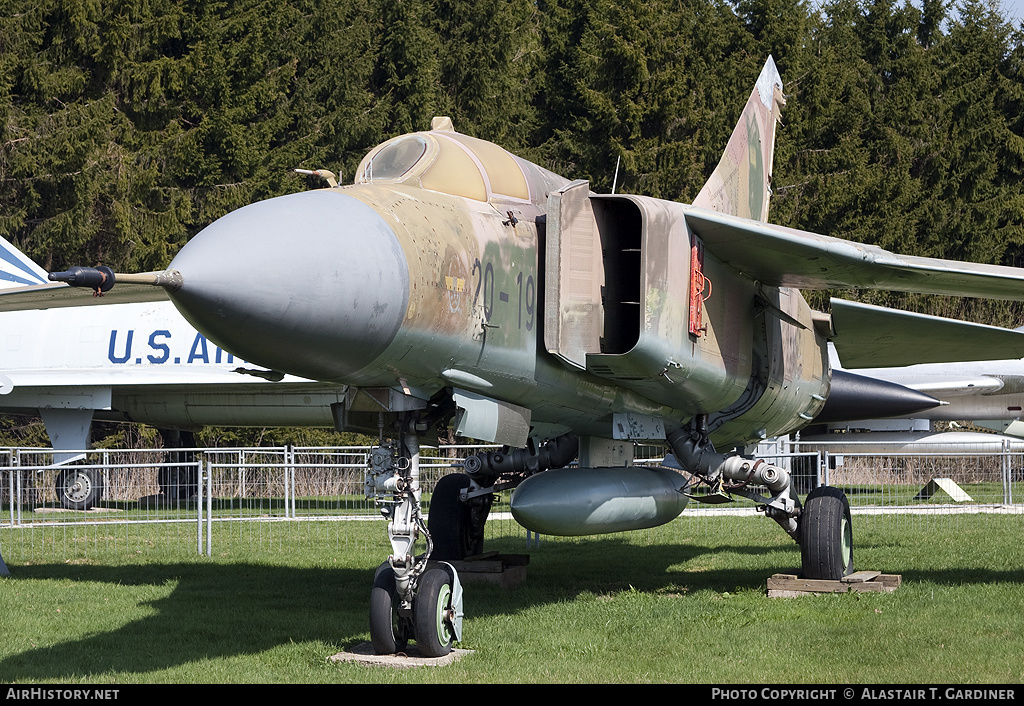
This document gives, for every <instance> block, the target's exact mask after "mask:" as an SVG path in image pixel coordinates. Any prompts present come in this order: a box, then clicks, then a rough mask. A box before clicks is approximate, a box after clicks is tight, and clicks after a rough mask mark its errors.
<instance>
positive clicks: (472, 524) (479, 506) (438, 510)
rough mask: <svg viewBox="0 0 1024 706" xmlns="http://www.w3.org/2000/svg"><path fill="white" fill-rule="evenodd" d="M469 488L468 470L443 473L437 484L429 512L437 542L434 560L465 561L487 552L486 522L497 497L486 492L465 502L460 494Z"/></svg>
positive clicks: (428, 520)
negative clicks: (485, 547) (448, 473)
mask: <svg viewBox="0 0 1024 706" xmlns="http://www.w3.org/2000/svg"><path fill="white" fill-rule="evenodd" d="M468 487H469V476H467V475H465V474H464V473H452V474H450V475H447V476H442V477H441V479H440V480H438V481H437V484H436V485H435V486H434V492H433V493H432V494H431V495H430V507H429V508H428V510H429V512H428V514H427V531H428V532H430V539H431V541H432V542H433V544H434V548H433V550H432V551H431V554H430V558H431V559H436V560H437V561H461V560H462V559H465V558H466V557H467V556H473V555H475V554H481V553H482V552H483V550H484V523H485V522H486V521H487V513H488V512H489V511H490V509H491V501H492V500H493V498H494V496H493V495H484V496H481V497H479V498H474V499H473V500H471V501H470V502H469V503H464V502H462V501H461V500H460V499H459V494H460V493H461V492H462V490H463V489H464V488H468Z"/></svg>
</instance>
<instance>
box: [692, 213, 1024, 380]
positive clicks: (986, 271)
mask: <svg viewBox="0 0 1024 706" xmlns="http://www.w3.org/2000/svg"><path fill="white" fill-rule="evenodd" d="M686 221H687V223H688V224H689V226H690V228H691V229H693V231H694V232H695V233H697V235H698V236H699V237H700V238H701V240H702V241H703V242H704V248H705V250H706V251H707V252H710V253H712V254H713V255H714V256H715V257H716V258H718V259H719V260H722V261H723V262H725V263H726V264H728V265H730V266H732V267H733V268H734V269H736V270H737V271H739V272H742V273H743V274H746V275H747V276H749V277H750V278H751V279H754V280H756V281H758V282H763V283H764V284H767V285H772V286H779V287H796V288H798V289H806V290H814V289H843V288H847V289H848V288H856V289H888V290H896V291H902V292H920V293H922V294H946V295H953V296H963V297H990V298H993V299H1012V300H1015V301H1024V269H1018V268H1015V267H1002V266H999V265H982V264H977V263H972V262H957V261H954V260H940V259H936V258H929V257H915V256H910V255H897V254H895V253H891V252H889V251H887V250H883V249H882V248H879V247H877V246H874V245H864V244H862V243H854V242H852V241H849V240H842V239H840V238H832V237H829V236H826V235H818V234H816V233H809V232H807V231H801V230H796V229H794V228H784V227H782V226H776V225H772V224H770V223H761V222H758V221H751V220H747V219H744V218H737V217H735V216H729V215H726V214H722V213H716V212H714V211H707V210H704V209H699V208H690V209H688V210H687V212H686ZM999 357H1001V358H1006V357H1008V355H1007V354H1006V353H1003V354H1002V355H1001V356H999ZM843 362H844V363H846V360H845V359H844V360H843Z"/></svg>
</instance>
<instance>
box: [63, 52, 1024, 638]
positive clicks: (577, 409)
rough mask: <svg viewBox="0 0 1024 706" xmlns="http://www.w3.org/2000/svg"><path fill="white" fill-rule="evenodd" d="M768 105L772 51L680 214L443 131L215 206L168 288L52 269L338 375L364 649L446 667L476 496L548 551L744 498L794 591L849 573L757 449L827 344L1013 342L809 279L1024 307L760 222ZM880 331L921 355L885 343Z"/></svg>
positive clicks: (839, 532) (815, 374)
mask: <svg viewBox="0 0 1024 706" xmlns="http://www.w3.org/2000/svg"><path fill="white" fill-rule="evenodd" d="M783 104H784V97H783V92H782V81H781V78H780V76H779V73H778V71H777V69H776V67H775V64H774V62H773V61H772V60H771V59H770V58H769V60H768V61H767V62H766V64H765V66H764V68H763V70H762V72H761V74H760V76H759V77H758V79H757V82H756V85H755V87H754V89H753V91H752V92H751V94H750V98H749V100H748V102H747V103H746V106H745V107H744V108H743V110H742V114H741V115H740V118H739V121H738V124H737V125H736V128H735V130H734V132H733V133H732V136H731V138H730V140H729V143H728V145H727V147H726V150H725V154H724V155H723V157H722V159H721V162H720V163H719V164H718V166H717V168H716V169H715V170H714V173H713V174H712V175H711V177H710V179H709V181H708V182H707V184H706V185H705V186H704V188H703V189H702V190H701V191H700V193H699V194H698V196H697V198H696V199H695V201H694V202H693V203H692V204H683V203H675V202H670V201H664V200H659V199H655V198H649V197H644V196H640V195H632V194H596V193H594V192H592V191H591V189H590V187H589V185H588V183H586V182H584V181H570V180H569V179H567V178H564V177H561V176H558V175H556V174H554V173H552V172H550V171H548V170H546V169H544V168H542V167H540V166H538V165H536V164H532V163H530V162H528V161H526V160H523V159H521V158H519V157H517V156H515V155H513V154H511V153H509V152H507V151H506V150H504V149H502V148H501V147H499V146H497V145H495V144H492V143H490V142H486V141H484V140H481V139H477V138H474V137H471V136H469V135H465V134H462V133H459V132H457V131H456V130H455V129H454V126H453V124H452V122H451V121H450V120H448V119H446V118H435V119H434V121H433V124H432V126H431V129H430V130H428V131H424V132H418V133H413V134H408V135H402V136H399V137H395V138H394V139H391V140H388V141H387V142H385V143H383V144H381V145H379V146H377V147H375V148H373V149H372V150H371V151H370V152H369V154H368V155H367V156H366V157H365V158H364V159H363V161H362V163H361V164H360V165H359V168H358V170H357V172H356V176H355V183H354V184H351V185H346V186H336V187H335V186H330V187H328V188H324V189H318V190H313V191H307V192H303V193H297V194H292V195H288V196H282V197H278V198H273V199H269V200H266V201H261V202H258V203H254V204H251V205H248V206H245V207H243V208H241V209H239V210H237V211H234V212H232V213H229V214H228V215H226V216H224V217H223V218H221V219H219V220H218V221H216V222H214V223H213V224H211V225H210V226H208V227H207V228H206V229H204V230H203V231H201V232H200V233H199V234H198V235H196V236H195V237H194V238H193V239H192V240H191V241H190V242H189V243H188V244H186V245H185V246H184V247H183V248H182V249H181V251H180V252H179V253H178V254H177V255H176V256H175V258H174V260H173V261H172V262H171V263H170V267H169V268H168V269H167V270H166V271H164V272H159V273H148V274H144V275H135V276H129V277H125V276H122V275H114V273H112V272H109V271H99V270H96V269H89V268H73V269H71V270H68V271H67V272H62V273H54V274H53V275H51V278H52V279H54V280H57V281H62V282H66V283H69V284H73V285H77V286H82V287H88V288H93V289H94V290H95V291H96V292H97V293H102V292H105V291H108V290H110V287H111V286H114V287H115V289H114V290H113V291H114V292H117V291H118V289H117V287H122V286H127V288H128V290H127V291H129V292H130V291H131V290H132V289H133V288H134V287H137V286H139V285H141V284H148V285H150V286H156V287H158V288H160V289H162V290H163V291H164V292H166V294H167V296H168V297H169V298H170V300H171V301H172V302H173V303H174V305H175V306H176V307H177V308H178V309H179V310H180V311H181V313H182V315H183V316H184V317H185V318H186V319H187V320H188V321H189V322H190V323H191V324H192V325H193V326H194V327H195V328H196V329H197V330H198V331H200V332H202V333H203V335H204V336H206V337H207V338H208V339H209V340H210V341H211V342H214V343H215V344H216V345H218V346H220V347H221V348H222V349H223V350H225V351H231V352H232V353H233V354H234V355H236V356H239V357H241V358H244V359H245V360H247V361H251V362H252V364H254V365H258V366H261V367H263V368H265V369H267V370H274V371H278V372H280V373H288V374H292V375H297V376H301V377H304V378H308V379H313V380H319V381H324V382H329V383H335V384H344V385H348V386H349V387H348V388H347V392H346V396H345V399H344V400H343V401H342V402H340V403H337V404H335V405H332V408H333V416H334V418H335V420H336V423H337V425H338V427H339V428H341V429H346V430H358V431H368V432H372V433H376V434H378V435H379V437H380V438H381V439H382V442H381V445H380V447H379V448H377V449H376V450H375V452H374V453H373V454H372V458H371V461H370V468H369V469H368V473H367V492H368V494H369V495H372V496H373V497H375V498H377V499H378V501H379V503H380V505H381V511H382V513H383V514H384V516H385V517H386V518H387V520H388V523H387V526H388V534H389V538H390V541H391V545H392V555H391V556H390V557H389V558H388V560H387V561H385V562H384V563H383V564H381V566H380V567H379V568H378V570H377V573H376V575H375V577H374V581H373V586H372V589H371V606H370V635H371V638H372V642H373V645H374V648H375V649H376V650H377V651H378V652H381V653H387V652H394V651H395V650H398V649H401V648H402V647H403V646H404V645H405V644H406V642H407V641H408V640H410V639H415V641H416V643H417V646H418V647H419V649H420V650H421V652H423V653H424V654H427V655H435V656H436V655H441V654H445V653H447V652H448V651H449V650H450V649H451V645H452V644H453V642H455V641H457V640H458V639H460V637H461V632H462V605H463V597H462V587H461V584H460V582H459V579H458V574H457V571H456V570H455V569H454V567H453V565H452V564H451V563H450V562H451V560H453V559H461V558H463V557H465V556H466V555H469V554H473V553H475V552H479V551H480V550H481V546H482V541H483V528H484V522H485V520H486V517H487V513H488V509H489V505H490V502H491V498H492V497H493V494H494V493H495V492H499V491H503V490H507V489H510V488H515V491H514V494H513V496H512V512H513V514H514V515H515V517H516V518H517V520H518V521H519V523H520V524H522V525H523V526H525V527H526V528H528V529H531V530H534V531H537V532H539V533H545V534H554V535H573V534H576V535H579V534H595V533H601V532H616V531H622V530H628V529H638V528H643V527H650V526H654V525H657V524H660V523H664V522H668V521H669V520H671V519H673V518H675V517H676V516H678V514H679V513H680V511H682V510H683V508H684V507H686V505H687V503H688V502H689V500H690V498H691V496H692V497H696V498H700V499H707V498H708V495H706V494H701V493H698V492H696V491H697V490H698V489H699V488H700V487H703V489H705V490H707V491H709V492H710V496H713V497H714V498H722V497H732V496H740V497H745V498H748V499H751V500H753V501H754V502H755V503H756V504H757V505H758V506H759V507H760V508H761V509H762V510H763V512H764V513H765V514H766V515H768V516H769V517H772V518H773V519H774V520H776V521H777V522H778V523H779V524H780V525H781V526H782V527H783V529H784V530H785V531H786V532H788V533H789V534H790V535H791V536H792V537H793V539H795V540H796V541H797V543H798V544H799V545H800V548H801V562H802V571H803V573H804V574H805V575H806V576H809V577H813V578H822V579H838V578H840V577H842V576H843V575H844V574H847V573H849V572H850V571H851V570H852V565H853V549H852V528H851V521H850V510H849V504H848V503H847V501H846V498H845V497H844V496H843V494H842V493H841V492H840V491H838V490H837V489H834V488H829V487H822V488H818V489H815V490H813V491H812V492H811V493H810V494H809V495H808V496H807V497H806V498H804V499H803V501H802V502H801V501H800V499H799V498H798V497H797V495H796V492H795V490H794V489H793V488H792V487H791V484H790V478H789V475H788V473H787V472H786V471H785V470H784V469H782V468H780V467H778V466H776V465H774V464H772V463H769V462H768V461H767V460H765V459H758V458H752V457H749V456H748V455H746V453H745V448H746V447H747V446H748V445H752V444H753V443H755V442H757V441H758V440H760V439H763V438H766V437H770V436H776V435H780V434H785V433H788V432H791V431H794V430H797V429H799V428H801V427H802V426H804V425H806V424H807V423H808V422H809V421H810V420H812V419H814V418H815V416H816V415H817V414H818V413H819V412H820V411H821V410H822V408H823V406H824V404H825V402H826V400H827V399H828V398H829V396H830V391H831V390H832V385H833V380H832V377H831V375H830V368H829V363H828V357H827V354H826V344H827V342H828V340H829V339H833V338H834V339H835V341H836V345H837V346H840V348H842V347H843V346H846V345H849V346H851V347H853V348H856V346H857V345H861V344H864V342H865V341H867V342H868V343H867V345H868V346H870V345H872V344H871V341H873V340H874V344H873V345H874V346H875V347H876V348H877V349H878V350H879V351H886V353H887V356H888V358H889V359H896V358H903V359H905V361H904V362H905V363H909V362H919V361H920V360H921V359H930V360H936V359H947V357H948V354H949V349H947V348H946V347H945V346H944V345H943V342H944V341H948V339H949V338H950V337H951V336H952V337H953V338H955V339H956V340H959V341H963V340H971V341H974V342H975V344H976V346H977V347H982V348H987V349H988V350H989V351H990V352H991V351H992V350H993V349H996V348H998V349H999V350H1000V354H999V357H1005V355H1006V353H1005V351H1007V350H1015V351H1021V354H1024V350H1022V345H1021V344H1022V338H1021V335H1020V334H1018V333H1015V332H1006V331H1003V330H999V329H989V328H987V327H978V326H974V325H971V324H964V323H957V322H951V321H946V320H942V321H938V320H936V321H930V320H924V319H921V318H920V317H917V316H915V315H912V314H905V313H902V312H894V311H891V310H877V311H876V310H873V309H864V308H863V307H860V306H858V305H856V304H852V303H849V302H842V301H838V300H836V301H834V302H833V304H832V310H831V313H830V314H825V313H821V312H815V311H812V310H811V309H810V307H809V306H808V305H807V303H806V301H805V300H804V298H803V297H802V296H801V293H800V291H799V289H798V288H804V289H838V288H843V287H846V288H858V289H869V288H878V289H895V290H905V291H915V292H923V293H935V294H945V295H948V294H951V293H955V294H959V295H963V296H979V297H997V298H1006V299H1022V298H1024V271H1022V270H1018V269H1014V268H1007V267H997V266H984V265H977V264H965V263H959V262H951V261H943V260H935V259H927V258H920V257H909V256H901V255H896V254H893V253H890V252H887V251H884V250H882V249H880V248H877V247H873V246H868V245H862V244H858V243H853V242H849V241H844V240H840V239H837V238H832V237H827V236H824V235H817V234H813V233H807V232H802V231H798V230H794V229H791V228H784V227H779V226H775V225H770V224H768V223H767V215H768V205H769V199H770V196H771V165H772V156H773V150H774V140H775V129H776V123H777V121H778V119H779V115H780V111H781V108H782V106H783ZM116 283H121V284H116ZM126 295H127V293H126ZM108 296H109V295H108ZM892 321H896V322H902V323H901V324H900V327H901V328H903V329H906V330H911V329H913V330H917V331H919V332H920V333H921V335H922V336H925V340H927V342H928V345H926V346H916V347H913V348H908V347H907V346H904V345H890V343H889V342H888V341H885V340H876V339H877V336H876V333H877V332H878V330H879V328H878V326H879V325H880V323H882V322H892ZM928 331H932V332H936V331H937V332H939V334H941V335H942V337H943V338H942V339H936V338H934V337H932V336H931V335H930V334H928ZM956 352H957V353H959V351H956ZM875 402H876V403H878V404H879V405H882V404H886V402H887V400H886V395H885V394H881V395H878V396H876V398H875ZM914 404H919V405H920V406H922V407H926V406H932V405H934V404H935V400H933V399H931V398H927V399H918V400H917V401H916V402H914ZM449 424H450V425H452V426H453V427H454V429H455V430H456V431H457V433H458V434H461V435H463V436H467V437H472V438H475V439H479V440H481V441H488V442H496V443H498V444H501V445H504V446H505V447H506V448H505V449H504V450H502V451H500V452H494V451H491V452H487V453H481V454H478V455H476V456H474V457H472V458H470V459H468V460H467V461H466V462H465V465H464V468H463V471H464V472H463V473H455V474H452V475H449V476H445V477H444V478H442V479H441V481H440V482H439V483H438V484H437V487H436V488H435V489H434V491H433V494H432V496H431V498H430V514H429V520H428V519H427V518H425V517H424V512H423V510H422V507H421V503H420V501H421V494H420V484H419V465H418V455H419V453H418V452H419V447H420V444H421V443H422V442H423V441H424V440H425V439H430V437H431V434H432V432H433V430H436V429H437V428H438V427H447V425H449ZM650 440H655V441H660V442H663V443H665V444H667V447H668V448H669V449H670V451H671V456H672V457H673V463H674V465H675V466H677V467H678V468H680V469H682V472H680V471H678V470H673V469H672V468H671V467H669V466H668V465H663V466H658V467H638V466H634V465H632V449H633V444H634V443H635V442H638V441H650ZM574 461H575V462H576V463H575V464H574V463H573V462H574ZM420 540H422V543H423V544H424V545H425V547H424V548H423V549H422V551H419V550H417V549H416V543H417V542H418V541H420ZM421 546H422V545H421ZM438 560H440V561H438Z"/></svg>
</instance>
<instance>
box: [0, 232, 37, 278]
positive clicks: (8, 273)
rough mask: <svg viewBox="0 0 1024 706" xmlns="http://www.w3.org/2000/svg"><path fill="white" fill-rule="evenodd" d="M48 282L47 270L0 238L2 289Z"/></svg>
mask: <svg viewBox="0 0 1024 706" xmlns="http://www.w3.org/2000/svg"><path fill="white" fill-rule="evenodd" d="M45 282H48V280H47V277H46V270H44V269H43V268H42V267H40V266H39V265H37V264H36V263H34V262H32V260H30V259H29V258H28V256H27V255H26V254H25V253H23V252H22V251H21V250H18V248H16V247H14V246H13V245H11V244H10V243H9V242H7V240H6V239H5V238H3V237H0V289H10V288H11V287H23V286H25V285H27V284H41V283H45Z"/></svg>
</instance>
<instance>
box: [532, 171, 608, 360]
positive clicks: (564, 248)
mask: <svg viewBox="0 0 1024 706" xmlns="http://www.w3.org/2000/svg"><path fill="white" fill-rule="evenodd" d="M546 239H547V243H546V251H545V261H544V267H545V270H544V276H545V285H544V286H545V291H544V294H545V297H544V302H545V304H544V346H545V347H546V348H547V350H548V352H549V353H551V354H553V355H556V356H558V357H559V358H561V359H562V360H564V361H565V362H567V363H569V364H570V365H572V366H574V367H577V368H580V369H583V370H585V369H586V367H587V354H588V353H600V352H601V336H602V334H603V332H604V307H603V305H602V301H601V290H602V288H603V285H604V258H603V255H602V252H601V235H600V231H599V229H598V224H597V219H596V217H595V215H594V208H593V206H592V205H591V202H590V184H589V182H586V181H574V182H572V183H571V184H569V185H567V186H565V187H563V188H562V189H560V190H558V191H556V192H553V193H552V194H551V195H550V196H548V219H547V235H546Z"/></svg>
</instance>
